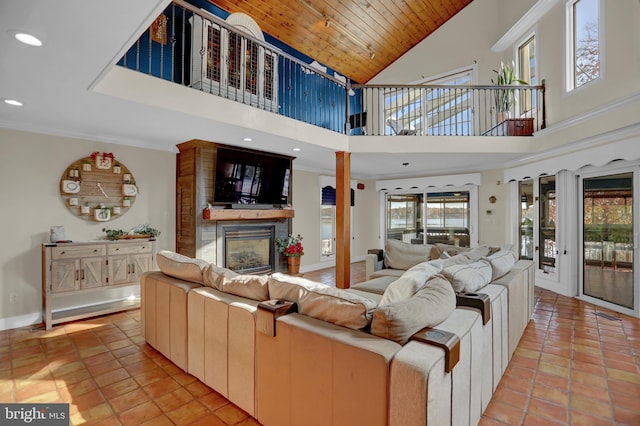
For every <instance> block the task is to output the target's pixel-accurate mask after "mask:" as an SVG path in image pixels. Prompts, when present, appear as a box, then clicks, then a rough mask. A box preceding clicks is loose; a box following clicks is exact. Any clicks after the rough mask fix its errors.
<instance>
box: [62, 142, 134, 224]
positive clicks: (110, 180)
mask: <svg viewBox="0 0 640 426" xmlns="http://www.w3.org/2000/svg"><path fill="white" fill-rule="evenodd" d="M96 154H98V155H96ZM137 195H138V187H137V185H136V181H135V179H134V177H133V174H131V171H130V170H129V169H128V168H127V167H126V166H125V165H124V164H122V163H121V162H120V161H117V160H116V159H115V158H114V157H113V154H111V153H93V154H91V155H90V156H87V157H84V158H80V159H78V160H76V161H74V162H73V163H71V164H70V165H69V166H68V167H67V168H66V169H65V171H64V172H63V173H62V177H61V178H60V197H61V199H62V202H63V203H64V205H65V207H66V208H67V209H68V210H69V211H70V212H71V213H72V214H73V215H74V216H76V217H79V218H81V219H83V220H87V221H91V222H107V221H110V220H113V219H116V218H118V217H120V216H122V215H123V214H125V213H126V212H127V211H129V209H130V208H131V207H132V206H133V203H134V201H135V199H136V196H137Z"/></svg>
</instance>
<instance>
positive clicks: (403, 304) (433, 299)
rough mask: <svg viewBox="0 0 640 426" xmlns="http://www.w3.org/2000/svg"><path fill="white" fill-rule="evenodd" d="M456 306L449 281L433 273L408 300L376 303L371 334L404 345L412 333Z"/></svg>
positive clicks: (434, 323) (437, 321)
mask: <svg viewBox="0 0 640 426" xmlns="http://www.w3.org/2000/svg"><path fill="white" fill-rule="evenodd" d="M455 308H456V295H455V293H454V292H453V289H452V288H451V284H449V282H448V281H447V280H446V279H445V278H444V277H443V276H442V275H434V276H432V277H431V278H429V280H428V281H427V282H426V284H425V285H424V287H422V288H421V289H420V290H418V292H417V293H416V294H414V295H413V297H411V298H410V299H407V300H403V301H400V302H396V303H392V304H389V305H384V306H378V308H377V309H376V310H375V312H374V313H373V321H372V322H371V334H373V335H375V336H379V337H383V338H385V339H390V340H394V341H396V342H398V343H400V344H401V345H404V344H405V343H406V342H407V341H408V340H409V338H410V337H411V336H412V335H413V334H414V333H416V332H418V331H420V330H422V329H423V328H425V327H433V326H435V325H437V324H440V323H441V322H442V321H444V320H445V319H447V317H448V316H449V315H451V312H453V310H454V309H455Z"/></svg>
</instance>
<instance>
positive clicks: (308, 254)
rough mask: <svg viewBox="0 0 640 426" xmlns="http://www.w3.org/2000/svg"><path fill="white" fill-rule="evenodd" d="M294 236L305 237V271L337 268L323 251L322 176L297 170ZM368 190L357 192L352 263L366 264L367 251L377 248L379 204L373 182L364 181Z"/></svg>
mask: <svg viewBox="0 0 640 426" xmlns="http://www.w3.org/2000/svg"><path fill="white" fill-rule="evenodd" d="M293 169H294V171H293V208H294V210H295V217H294V219H293V226H292V230H293V234H294V235H295V234H300V235H302V237H303V247H304V256H303V257H302V260H301V263H300V264H301V270H302V271H303V272H304V271H312V270H316V269H321V268H327V267H330V266H333V265H335V262H334V261H333V260H328V259H326V258H323V257H322V255H321V249H320V197H321V188H320V179H319V177H320V174H318V173H312V172H307V171H302V170H296V168H295V162H294V166H293ZM325 175H326V174H325ZM362 183H364V185H365V189H364V190H356V191H355V206H354V207H353V215H352V216H353V219H352V222H351V231H352V235H353V240H352V241H351V260H352V261H357V260H362V258H363V256H364V255H365V254H366V253H367V250H368V249H370V248H373V247H377V245H378V244H377V241H378V239H377V238H378V232H377V229H378V208H377V204H378V200H377V194H376V191H375V185H374V182H372V181H362Z"/></svg>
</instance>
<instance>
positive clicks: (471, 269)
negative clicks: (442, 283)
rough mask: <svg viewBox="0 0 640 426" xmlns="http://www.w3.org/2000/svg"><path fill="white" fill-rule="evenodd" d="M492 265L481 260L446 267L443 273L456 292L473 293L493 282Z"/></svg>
mask: <svg viewBox="0 0 640 426" xmlns="http://www.w3.org/2000/svg"><path fill="white" fill-rule="evenodd" d="M491 274H492V272H491V265H489V262H486V261H484V260H481V261H479V262H474V263H469V264H467V265H452V266H448V267H446V268H444V270H443V271H442V275H444V277H445V278H446V279H448V280H449V282H450V283H451V286H452V287H453V289H454V290H455V292H456V293H463V292H464V293H472V292H475V291H478V290H479V289H481V288H482V287H484V286H485V285H487V284H489V283H490V282H491Z"/></svg>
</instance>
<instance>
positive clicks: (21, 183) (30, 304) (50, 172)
mask: <svg viewBox="0 0 640 426" xmlns="http://www.w3.org/2000/svg"><path fill="white" fill-rule="evenodd" d="M94 151H101V152H112V153H113V154H114V156H115V158H116V159H117V160H118V161H119V162H122V163H123V164H124V165H125V166H126V167H127V168H128V169H129V170H130V171H131V173H132V174H133V176H134V178H135V180H136V183H137V185H138V187H139V193H138V195H137V196H136V200H135V203H134V204H133V206H132V208H131V209H130V210H129V211H128V212H127V213H126V214H124V215H123V216H122V217H120V218H118V219H115V220H112V221H110V222H106V223H105V222H101V223H97V222H88V221H85V220H83V219H81V218H78V217H76V216H74V215H73V214H71V212H69V211H68V209H67V207H66V206H65V205H64V204H63V202H62V200H61V197H60V178H61V176H62V173H63V172H64V170H65V169H66V167H67V166H68V165H69V164H71V163H72V162H74V161H76V160H78V159H80V158H83V157H86V156H88V155H90V154H91V153H92V152H94ZM0 152H1V155H0V193H1V194H2V207H0V224H2V227H3V229H2V235H3V240H4V244H2V245H1V246H0V288H1V289H2V291H0V329H7V328H15V327H18V326H24V325H29V324H34V323H37V322H40V320H41V317H40V311H41V300H42V299H41V294H42V291H41V288H42V284H41V244H42V243H45V242H48V241H49V231H50V228H51V226H53V225H63V226H64V228H65V231H66V236H67V238H68V239H71V240H73V241H88V240H96V239H103V238H104V233H103V232H102V228H103V227H105V225H106V226H108V227H109V228H112V229H125V230H128V229H129V228H131V227H133V226H135V225H139V224H142V223H149V224H150V225H151V226H153V227H154V228H157V229H159V230H160V231H161V232H162V234H161V235H160V237H159V238H158V248H159V249H171V250H173V249H175V154H173V153H171V152H163V151H156V150H149V149H141V148H131V147H126V146H123V145H114V144H106V143H101V142H94V141H88V140H78V139H70V138H64V137H57V136H47V135H42V134H35V133H26V132H20V131H13V130H7V129H0ZM121 291H125V290H121ZM129 291H132V290H131V289H129ZM117 293H118V292H116V291H110V292H105V293H92V295H91V297H90V298H80V299H77V300H76V301H78V302H80V303H95V302H96V301H100V300H99V299H100V298H102V299H103V300H105V299H110V298H118V297H120V295H119V294H117ZM11 294H15V297H16V302H15V303H9V297H10V295H11ZM96 298H98V300H96Z"/></svg>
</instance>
